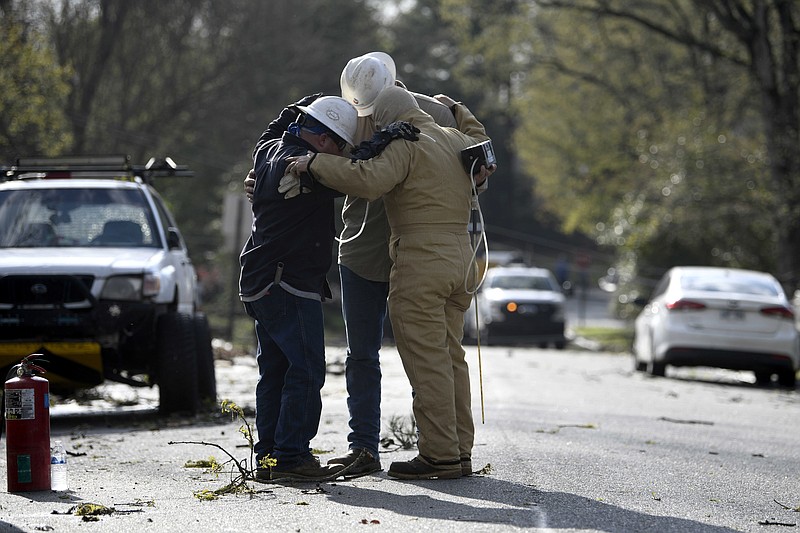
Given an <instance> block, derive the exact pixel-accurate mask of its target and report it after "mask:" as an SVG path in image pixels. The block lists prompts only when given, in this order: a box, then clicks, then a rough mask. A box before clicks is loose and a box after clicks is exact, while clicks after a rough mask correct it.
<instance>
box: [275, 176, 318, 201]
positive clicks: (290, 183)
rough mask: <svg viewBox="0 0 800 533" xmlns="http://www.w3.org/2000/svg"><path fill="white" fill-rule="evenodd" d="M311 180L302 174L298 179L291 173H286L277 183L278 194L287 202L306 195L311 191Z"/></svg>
mask: <svg viewBox="0 0 800 533" xmlns="http://www.w3.org/2000/svg"><path fill="white" fill-rule="evenodd" d="M313 183H314V180H313V178H311V176H310V175H309V174H308V173H306V172H304V173H303V174H301V175H300V177H299V178H298V177H297V176H295V175H294V174H292V173H287V174H286V175H285V176H283V177H282V178H281V181H280V182H279V183H278V193H279V194H283V199H284V200H288V199H289V198H294V197H295V196H298V195H300V194H308V193H310V192H311V191H312V185H313Z"/></svg>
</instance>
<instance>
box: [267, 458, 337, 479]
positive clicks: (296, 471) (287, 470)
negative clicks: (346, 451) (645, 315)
mask: <svg viewBox="0 0 800 533" xmlns="http://www.w3.org/2000/svg"><path fill="white" fill-rule="evenodd" d="M348 469H349V468H348V467H347V466H344V465H338V464H337V465H326V466H321V465H320V464H319V459H318V458H316V457H315V456H313V455H312V456H310V457H308V458H307V459H305V460H303V461H302V462H301V463H299V464H295V465H292V466H288V467H281V464H280V462H279V463H278V464H277V465H275V466H273V467H271V468H270V469H269V478H268V479H265V477H266V476H265V475H264V474H265V473H262V472H261V470H263V469H259V472H257V473H256V478H257V479H258V480H259V481H279V480H280V481H333V480H334V479H336V478H338V477H340V476H343V475H344V473H345V472H346V471H347V470H348Z"/></svg>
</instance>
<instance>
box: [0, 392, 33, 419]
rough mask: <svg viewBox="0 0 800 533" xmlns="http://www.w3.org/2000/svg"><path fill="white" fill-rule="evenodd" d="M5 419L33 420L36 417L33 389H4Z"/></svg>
mask: <svg viewBox="0 0 800 533" xmlns="http://www.w3.org/2000/svg"><path fill="white" fill-rule="evenodd" d="M5 393H6V420H33V419H35V418H36V406H35V404H34V394H33V389H10V390H6V391H5Z"/></svg>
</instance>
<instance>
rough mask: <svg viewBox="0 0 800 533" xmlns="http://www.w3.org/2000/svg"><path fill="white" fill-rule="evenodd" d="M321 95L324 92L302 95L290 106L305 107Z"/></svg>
mask: <svg viewBox="0 0 800 533" xmlns="http://www.w3.org/2000/svg"><path fill="white" fill-rule="evenodd" d="M320 96H322V93H314V94H309V95H308V96H304V97H302V98H301V99H300V100H298V101H296V102H295V103H293V104H290V105H289V107H291V108H296V107H297V106H299V105H301V106H303V107H305V106H307V105H309V104H310V103H311V102H313V101H314V100H316V99H317V98H319V97H320Z"/></svg>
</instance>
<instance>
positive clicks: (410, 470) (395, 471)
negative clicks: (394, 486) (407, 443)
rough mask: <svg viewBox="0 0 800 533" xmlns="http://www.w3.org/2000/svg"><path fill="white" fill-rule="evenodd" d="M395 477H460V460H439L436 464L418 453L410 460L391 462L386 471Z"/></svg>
mask: <svg viewBox="0 0 800 533" xmlns="http://www.w3.org/2000/svg"><path fill="white" fill-rule="evenodd" d="M387 474H388V475H389V477H394V478H397V479H455V478H457V477H461V475H462V474H461V461H460V460H456V461H452V462H440V463H437V464H436V465H434V464H432V463H431V462H428V461H426V460H424V459H423V458H422V456H420V455H418V456H416V457H414V458H413V459H411V460H410V461H400V462H394V463H392V466H390V467H389V471H388V472H387Z"/></svg>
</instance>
